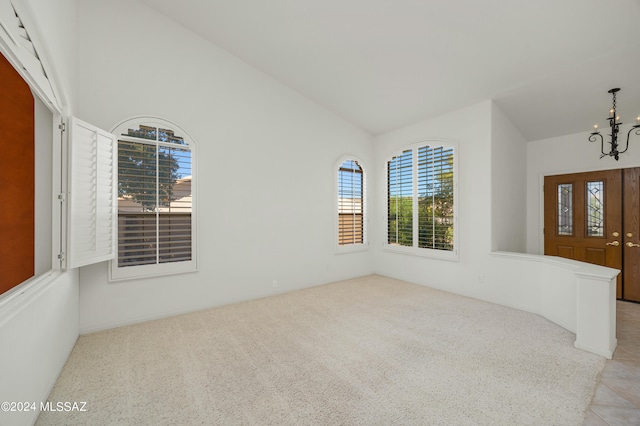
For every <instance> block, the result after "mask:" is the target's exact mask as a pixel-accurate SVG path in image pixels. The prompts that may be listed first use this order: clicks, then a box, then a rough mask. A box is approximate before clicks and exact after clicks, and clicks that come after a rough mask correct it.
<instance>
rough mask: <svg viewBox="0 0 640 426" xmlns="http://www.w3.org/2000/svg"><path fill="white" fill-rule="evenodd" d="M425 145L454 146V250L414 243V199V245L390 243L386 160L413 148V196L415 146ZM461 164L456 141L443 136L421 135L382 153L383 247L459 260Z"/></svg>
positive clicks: (414, 254) (415, 226)
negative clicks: (393, 149)
mask: <svg viewBox="0 0 640 426" xmlns="http://www.w3.org/2000/svg"><path fill="white" fill-rule="evenodd" d="M425 145H428V146H431V147H434V146H442V147H444V148H453V158H454V160H453V250H451V251H449V250H437V249H430V248H421V247H417V246H416V245H417V241H418V240H417V238H416V235H417V233H418V226H417V220H418V215H417V203H413V206H412V207H413V217H412V219H413V232H414V238H413V244H414V245H413V246H412V247H408V246H400V245H396V244H389V243H388V241H389V229H388V223H389V216H388V209H387V208H386V203H387V196H386V195H385V194H386V192H387V191H388V188H387V185H388V183H389V176H388V170H387V169H388V162H389V160H390V159H392V158H393V157H397V156H399V155H402V153H403V152H405V151H408V150H411V151H412V158H411V161H412V186H413V188H412V190H413V197H414V198H415V195H416V194H417V193H418V191H417V185H418V182H417V181H418V179H417V173H418V169H417V162H418V152H417V150H418V148H420V147H423V146H425ZM459 164H460V153H459V149H458V144H457V143H456V142H452V141H448V140H445V139H424V140H421V141H419V142H414V143H411V144H409V145H405V146H403V147H401V148H400V149H398V150H396V151H394V152H392V153H391V154H389V155H387V156H386V157H385V160H384V163H383V165H382V167H383V169H382V176H384V185H383V186H382V190H383V191H385V192H384V193H382V199H383V200H384V203H385V209H384V211H385V213H384V227H385V230H384V240H383V243H382V247H383V250H385V251H388V252H395V253H400V254H407V255H413V256H421V257H428V258H434V259H441V260H451V261H458V260H460V258H459V253H458V247H460V237H459V234H460V232H459V229H460V227H459V223H458V211H459V194H458V192H459V189H458V188H459V185H458V182H459V181H460V176H459V171H458V170H459V166H458V165H459Z"/></svg>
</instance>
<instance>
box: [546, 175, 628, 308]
mask: <svg viewBox="0 0 640 426" xmlns="http://www.w3.org/2000/svg"><path fill="white" fill-rule="evenodd" d="M639 194H640V168H633V169H618V170H606V171H599V172H587V173H573V174H567V175H557V176H547V177H545V180H544V253H545V254H547V255H552V256H560V257H565V258H568V259H575V260H580V261H583V262H588V263H593V264H596V265H602V266H609V267H611V268H616V269H620V270H621V271H622V273H621V274H620V275H618V285H617V297H618V298H619V299H625V300H632V301H636V302H640V223H639V218H640V195H639Z"/></svg>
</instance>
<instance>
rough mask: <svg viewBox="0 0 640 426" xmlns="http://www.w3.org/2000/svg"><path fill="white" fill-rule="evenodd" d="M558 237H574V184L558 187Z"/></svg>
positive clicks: (564, 184) (563, 184)
mask: <svg viewBox="0 0 640 426" xmlns="http://www.w3.org/2000/svg"><path fill="white" fill-rule="evenodd" d="M558 235H573V184H572V183H561V184H560V185H558Z"/></svg>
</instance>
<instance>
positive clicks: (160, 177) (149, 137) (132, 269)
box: [111, 118, 196, 280]
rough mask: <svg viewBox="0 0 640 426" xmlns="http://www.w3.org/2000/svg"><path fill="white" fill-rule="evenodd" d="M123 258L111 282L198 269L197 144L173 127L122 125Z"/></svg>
mask: <svg viewBox="0 0 640 426" xmlns="http://www.w3.org/2000/svg"><path fill="white" fill-rule="evenodd" d="M114 133H115V134H116V135H117V137H118V234H117V239H118V255H117V260H116V261H113V262H112V265H111V278H112V279H115V280H117V279H126V278H136V277H144V276H154V275H164V274H173V273H183V272H189V271H194V270H195V269H196V260H195V207H194V203H195V199H194V198H195V197H194V193H195V177H194V156H195V146H194V143H193V141H192V140H191V139H190V138H189V137H188V136H187V134H186V132H185V131H184V130H181V129H180V128H179V127H177V126H176V125H174V124H171V123H169V122H166V121H164V120H159V119H154V118H138V119H134V120H129V121H126V122H124V123H122V124H121V125H119V126H118V127H117V128H116V130H115V131H114Z"/></svg>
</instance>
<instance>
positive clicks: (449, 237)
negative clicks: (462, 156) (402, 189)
mask: <svg viewBox="0 0 640 426" xmlns="http://www.w3.org/2000/svg"><path fill="white" fill-rule="evenodd" d="M418 230H419V232H418V247H422V248H430V249H435V250H452V249H453V149H452V148H448V149H445V148H443V147H441V146H438V147H430V146H428V145H427V146H421V147H419V148H418Z"/></svg>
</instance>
